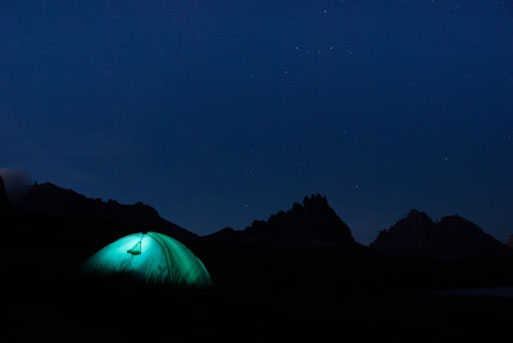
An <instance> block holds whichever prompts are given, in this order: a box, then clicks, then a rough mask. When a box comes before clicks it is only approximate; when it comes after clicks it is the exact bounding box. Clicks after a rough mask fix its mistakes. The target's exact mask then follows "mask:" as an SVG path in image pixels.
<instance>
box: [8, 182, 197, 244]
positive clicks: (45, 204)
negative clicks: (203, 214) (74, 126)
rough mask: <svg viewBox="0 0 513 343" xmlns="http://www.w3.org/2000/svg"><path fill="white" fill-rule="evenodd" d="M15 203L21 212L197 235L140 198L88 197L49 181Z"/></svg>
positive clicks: (180, 236)
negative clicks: (122, 200)
mask: <svg viewBox="0 0 513 343" xmlns="http://www.w3.org/2000/svg"><path fill="white" fill-rule="evenodd" d="M14 205H15V208H16V209H18V210H19V211H20V212H25V213H36V214H45V215H53V216H70V217H81V218H88V219H92V220H99V221H105V222H112V223H115V224H118V225H120V226H122V227H125V228H127V229H129V231H147V230H153V231H158V232H162V233H166V234H170V235H171V236H174V237H175V238H178V239H185V240H186V239H192V238H195V237H196V235H195V234H193V233H192V232H189V231H187V230H185V229H183V228H181V227H180V226H178V225H176V224H173V223H171V222H169V221H167V220H165V219H164V218H162V217H160V216H159V214H158V212H157V211H156V210H155V209H154V208H153V207H151V206H148V205H144V204H143V203H141V202H138V203H136V204H134V205H123V204H120V203H118V202H117V201H115V200H108V201H107V202H105V201H103V200H101V199H91V198H87V197H86V196H84V195H82V194H79V193H77V192H75V191H73V190H71V189H64V188H61V187H59V186H56V185H54V184H52V183H43V184H37V183H36V184H34V186H32V188H31V189H30V190H29V191H28V192H27V193H26V194H25V195H24V196H22V197H21V198H20V199H18V200H17V201H16V202H15V203H14Z"/></svg>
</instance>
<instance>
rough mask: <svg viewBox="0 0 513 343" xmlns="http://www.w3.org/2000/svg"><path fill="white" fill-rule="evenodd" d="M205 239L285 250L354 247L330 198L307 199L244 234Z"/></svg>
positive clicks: (228, 231) (227, 233)
mask: <svg viewBox="0 0 513 343" xmlns="http://www.w3.org/2000/svg"><path fill="white" fill-rule="evenodd" d="M201 240H202V241H203V242H205V243H213V244H224V245H234V244H252V245H265V246H273V247H284V248H316V247H338V246H349V245H354V244H356V243H355V240H354V238H353V236H352V235H351V230H350V229H349V227H348V226H347V225H346V224H345V223H344V222H343V221H342V219H340V218H339V217H338V216H337V214H336V213H335V211H334V210H333V209H332V208H331V207H330V206H329V204H328V201H327V199H326V197H323V196H321V195H318V194H317V195H312V196H311V197H305V198H304V200H303V204H298V203H294V204H293V206H292V208H291V209H290V210H288V211H286V212H284V211H280V212H278V213H276V214H274V215H272V216H271V217H269V219H268V220H267V221H261V220H256V221H254V222H253V223H252V224H251V225H250V226H249V227H247V228H246V229H244V230H242V231H236V230H234V229H232V228H225V229H223V230H221V231H218V232H216V233H214V234H211V235H208V236H203V237H201Z"/></svg>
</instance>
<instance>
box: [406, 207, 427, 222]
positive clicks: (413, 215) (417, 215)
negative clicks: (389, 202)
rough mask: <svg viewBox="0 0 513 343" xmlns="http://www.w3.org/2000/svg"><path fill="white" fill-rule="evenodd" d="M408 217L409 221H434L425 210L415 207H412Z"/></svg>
mask: <svg viewBox="0 0 513 343" xmlns="http://www.w3.org/2000/svg"><path fill="white" fill-rule="evenodd" d="M406 218H407V219H408V220H409V221H415V222H425V223H433V220H432V219H431V218H430V217H429V216H428V215H427V213H426V212H424V211H419V210H417V209H415V208H412V209H411V210H410V212H408V215H407V216H406Z"/></svg>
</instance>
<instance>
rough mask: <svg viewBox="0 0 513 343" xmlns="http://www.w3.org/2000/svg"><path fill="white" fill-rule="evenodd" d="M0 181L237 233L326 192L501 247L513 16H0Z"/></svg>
mask: <svg viewBox="0 0 513 343" xmlns="http://www.w3.org/2000/svg"><path fill="white" fill-rule="evenodd" d="M0 44H1V47H0V167H2V168H14V169H20V170H24V171H26V172H27V173H28V174H30V175H31V177H32V179H33V180H36V181H38V182H45V181H51V182H53V183H55V184H58V185H60V186H63V187H66V188H72V189H74V190H76V191H78V192H80V193H83V194H85V195H87V196H90V197H94V198H97V197H101V198H104V199H110V198H112V199H116V200H118V201H120V202H123V203H134V202H136V201H143V202H145V203H148V204H150V205H152V206H154V207H155V208H156V209H157V210H158V211H159V213H160V214H161V215H162V216H163V217H165V218H167V219H169V220H171V221H172V222H175V223H177V224H179V225H181V226H183V227H185V228H187V229H189V230H191V231H194V232H197V233H199V234H206V233H210V232H213V231H217V230H219V229H221V228H223V227H226V226H232V227H234V228H238V229H242V228H244V227H245V226H247V225H249V224H250V223H251V222H252V221H253V220H254V219H266V218H267V217H268V216H269V215H270V214H272V213H274V212H276V211H278V210H280V209H284V210H285V209H288V208H289V207H290V206H291V205H292V202H294V201H297V202H300V201H301V200H302V199H303V197H304V196H305V195H307V194H311V193H322V194H325V195H326V196H327V197H328V200H329V202H330V204H331V206H332V207H333V208H334V209H335V210H336V211H337V213H338V214H339V215H340V216H341V217H342V218H343V220H344V221H346V222H347V224H348V225H349V226H350V227H351V229H352V232H353V235H354V236H355V238H356V239H357V240H358V241H360V242H362V243H368V242H369V241H371V240H372V239H374V238H375V236H376V235H377V232H378V230H380V229H383V228H386V227H388V226H390V225H392V224H393V223H394V222H395V221H396V220H397V219H399V218H400V217H402V216H404V215H406V214H407V213H408V211H409V210H410V209H411V208H418V209H420V210H424V211H426V212H427V213H428V214H430V215H431V216H433V217H434V218H435V219H439V218H440V216H442V215H446V214H455V213H458V214H460V215H462V216H464V217H467V218H468V219H470V220H472V221H474V222H475V223H477V224H478V225H480V226H481V227H482V228H483V229H484V230H485V231H487V232H489V233H491V234H492V235H494V236H495V237H496V238H498V239H500V240H505V239H506V238H507V237H508V236H509V235H510V234H512V233H513V217H512V216H513V196H512V195H513V2H512V1H490V0H486V1H485V0H483V1H470V0H461V1H455V0H454V1H449V0H448V1H442V0H434V1H433V0H416V1H406V0H402V1H399V0H387V1H383V0H375V1H365V0H363V1H362V0H344V1H341V0H338V1H321V0H309V1H306V0H303V1H301V0H283V1H277V0H258V1H257V0H233V1H227V0H217V1H195V0H189V1H187V0H175V1H164V0H162V1H141V0H123V1H121V0H118V1H104V0H101V1H100V0H87V1H85V0H80V1H77V0H67V1H23V0H3V1H1V2H0Z"/></svg>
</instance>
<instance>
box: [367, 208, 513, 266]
mask: <svg viewBox="0 0 513 343" xmlns="http://www.w3.org/2000/svg"><path fill="white" fill-rule="evenodd" d="M370 247H371V248H374V249H377V250H380V251H382V252H384V253H386V254H389V255H393V256H408V257H424V258H441V259H458V258H465V257H469V256H476V255H489V254H508V253H509V250H510V249H508V248H507V247H506V246H505V245H504V244H502V243H501V242H499V241H497V240H496V239H495V238H493V237H492V236H490V235H488V234H486V233H485V232H483V230H482V229H481V228H480V227H479V226H477V225H476V224H474V223H472V222H471V221H469V220H467V219H465V218H462V217H461V216H458V215H453V216H445V217H443V218H442V219H441V220H440V221H439V222H435V221H433V220H432V219H431V218H430V217H429V216H428V215H427V214H426V213H424V212H420V211H418V210H415V209H413V210H411V211H410V213H409V214H408V216H407V217H406V218H403V219H400V220H399V221H398V222H397V223H395V224H394V225H393V226H392V227H390V228H389V229H388V230H382V231H380V233H379V234H378V236H377V238H376V239H375V240H374V242H372V243H371V244H370Z"/></svg>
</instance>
